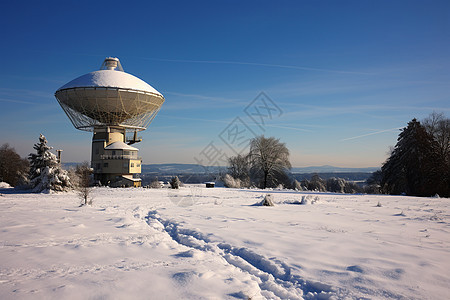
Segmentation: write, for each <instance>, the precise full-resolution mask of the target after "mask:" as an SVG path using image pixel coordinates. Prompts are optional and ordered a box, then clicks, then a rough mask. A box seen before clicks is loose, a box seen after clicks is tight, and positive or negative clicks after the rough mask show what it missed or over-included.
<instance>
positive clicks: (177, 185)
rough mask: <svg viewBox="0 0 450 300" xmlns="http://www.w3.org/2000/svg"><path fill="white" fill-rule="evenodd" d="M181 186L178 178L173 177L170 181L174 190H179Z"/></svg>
mask: <svg viewBox="0 0 450 300" xmlns="http://www.w3.org/2000/svg"><path fill="white" fill-rule="evenodd" d="M180 186H181V181H180V179H178V176H175V177H172V179H171V180H170V187H171V188H173V189H179V188H180Z"/></svg>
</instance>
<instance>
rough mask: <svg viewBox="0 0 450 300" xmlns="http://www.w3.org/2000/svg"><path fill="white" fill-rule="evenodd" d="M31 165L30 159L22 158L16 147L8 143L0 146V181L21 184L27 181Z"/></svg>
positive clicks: (13, 184)
mask: <svg viewBox="0 0 450 300" xmlns="http://www.w3.org/2000/svg"><path fill="white" fill-rule="evenodd" d="M29 167H30V163H29V162H28V159H26V158H21V157H20V155H19V154H17V152H16V150H15V149H14V148H11V147H10V146H9V145H8V144H3V145H2V146H1V147H0V181H4V182H7V183H9V184H10V185H12V186H17V185H20V184H21V183H23V182H25V181H26V177H27V175H28V170H29Z"/></svg>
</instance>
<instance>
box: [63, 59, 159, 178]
mask: <svg viewBox="0 0 450 300" xmlns="http://www.w3.org/2000/svg"><path fill="white" fill-rule="evenodd" d="M55 97H56V99H57V100H58V103H59V104H60V105H61V107H62V109H63V110H64V112H65V113H66V114H67V116H68V117H69V119H70V121H71V122H72V124H73V126H75V128H76V129H79V130H85V131H93V133H94V134H93V137H92V154H91V165H92V167H93V169H94V179H95V180H98V181H100V182H101V183H102V184H104V185H111V186H140V185H141V180H140V179H139V177H138V174H139V173H141V164H142V158H140V157H138V156H137V152H138V149H137V148H134V147H131V146H130V145H131V144H134V143H137V142H140V141H141V140H140V139H138V138H137V135H136V132H137V131H141V130H145V129H146V128H147V127H148V125H149V124H150V123H151V122H152V120H153V119H154V118H155V116H156V114H157V113H158V112H159V110H160V109H161V106H162V104H163V103H164V96H163V95H162V94H161V93H160V92H158V91H157V90H155V89H154V88H153V87H152V86H150V85H149V84H148V83H146V82H145V81H143V80H141V79H139V78H137V77H136V76H133V75H131V74H128V73H125V72H124V71H123V68H122V65H121V64H120V61H119V59H118V58H115V57H107V58H106V59H105V60H104V62H103V64H102V65H101V67H100V70H98V71H94V72H91V73H87V74H85V75H83V76H80V77H78V78H75V79H74V80H72V81H70V82H68V83H66V84H65V85H63V86H62V87H60V88H59V89H58V90H57V91H56V92H55ZM127 131H131V132H134V136H133V138H132V139H131V140H127V138H126V133H127Z"/></svg>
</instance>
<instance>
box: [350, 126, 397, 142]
mask: <svg viewBox="0 0 450 300" xmlns="http://www.w3.org/2000/svg"><path fill="white" fill-rule="evenodd" d="M402 128H403V127H396V128H391V129H386V130H380V131H376V132H371V133H367V134H362V135H358V136H353V137H350V138H346V139H342V140H341V142H344V141H349V140H355V139H359V138H362V137H366V136H370V135H375V134H380V133H383V132H390V131H395V130H399V129H402Z"/></svg>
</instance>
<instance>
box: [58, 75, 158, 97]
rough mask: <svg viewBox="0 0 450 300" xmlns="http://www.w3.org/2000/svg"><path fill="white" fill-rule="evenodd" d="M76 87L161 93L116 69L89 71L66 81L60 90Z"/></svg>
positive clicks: (140, 80)
mask: <svg viewBox="0 0 450 300" xmlns="http://www.w3.org/2000/svg"><path fill="white" fill-rule="evenodd" d="M76 87H112V88H122V89H132V90H137V91H143V92H148V93H153V94H158V95H161V93H159V92H158V91H157V90H156V89H154V88H153V87H152V86H151V85H149V84H148V83H146V82H145V81H143V80H142V79H140V78H137V77H136V76H133V75H131V74H128V73H125V72H121V71H115V70H99V71H94V72H90V73H87V74H85V75H82V76H80V77H77V78H75V79H74V80H72V81H70V82H68V83H66V84H65V85H63V86H62V87H60V88H59V89H58V90H63V89H68V88H76Z"/></svg>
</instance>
